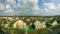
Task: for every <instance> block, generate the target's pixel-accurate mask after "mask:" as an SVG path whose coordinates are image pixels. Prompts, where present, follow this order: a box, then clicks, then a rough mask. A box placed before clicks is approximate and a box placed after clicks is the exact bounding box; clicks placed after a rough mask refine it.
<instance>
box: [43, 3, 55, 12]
mask: <svg viewBox="0 0 60 34" xmlns="http://www.w3.org/2000/svg"><path fill="white" fill-rule="evenodd" d="M44 10H45V11H46V12H49V11H55V10H56V6H55V5H54V3H44Z"/></svg>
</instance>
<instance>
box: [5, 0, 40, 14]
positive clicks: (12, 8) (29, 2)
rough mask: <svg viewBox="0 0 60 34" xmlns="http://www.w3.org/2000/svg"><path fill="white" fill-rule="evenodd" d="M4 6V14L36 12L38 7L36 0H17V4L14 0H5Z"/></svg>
mask: <svg viewBox="0 0 60 34" xmlns="http://www.w3.org/2000/svg"><path fill="white" fill-rule="evenodd" d="M6 3H7V4H6V8H5V9H4V13H5V15H6V14H7V13H9V14H8V15H10V13H13V14H17V15H18V14H19V15H20V14H21V13H19V12H22V14H24V15H25V14H28V15H30V14H37V13H39V10H40V9H39V7H38V5H37V3H38V0H18V4H16V1H15V0H6Z"/></svg>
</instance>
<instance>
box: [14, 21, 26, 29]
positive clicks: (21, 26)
mask: <svg viewBox="0 0 60 34" xmlns="http://www.w3.org/2000/svg"><path fill="white" fill-rule="evenodd" d="M13 27H14V28H18V29H23V28H25V27H27V25H26V23H24V22H23V21H22V20H18V21H17V22H15V23H14V24H13Z"/></svg>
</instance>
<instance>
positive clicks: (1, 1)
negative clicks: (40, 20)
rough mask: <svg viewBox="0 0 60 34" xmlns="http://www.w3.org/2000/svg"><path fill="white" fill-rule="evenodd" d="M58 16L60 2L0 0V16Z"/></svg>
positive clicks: (47, 0)
mask: <svg viewBox="0 0 60 34" xmlns="http://www.w3.org/2000/svg"><path fill="white" fill-rule="evenodd" d="M15 15H17V16H51V15H53V16H54V15H60V0H0V16H15Z"/></svg>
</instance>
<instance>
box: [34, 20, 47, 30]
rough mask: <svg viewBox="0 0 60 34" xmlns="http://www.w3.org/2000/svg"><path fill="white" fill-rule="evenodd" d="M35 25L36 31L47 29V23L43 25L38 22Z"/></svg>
mask: <svg viewBox="0 0 60 34" xmlns="http://www.w3.org/2000/svg"><path fill="white" fill-rule="evenodd" d="M34 25H35V28H36V29H42V28H46V25H45V22H43V23H41V22H40V21H38V20H37V21H36V22H35V23H34Z"/></svg>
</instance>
